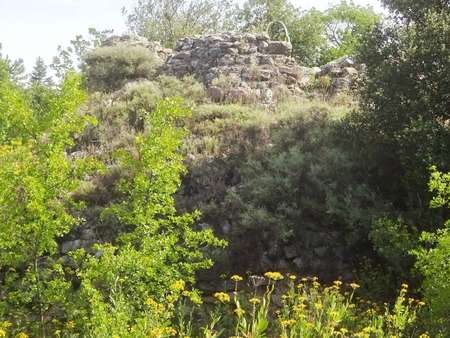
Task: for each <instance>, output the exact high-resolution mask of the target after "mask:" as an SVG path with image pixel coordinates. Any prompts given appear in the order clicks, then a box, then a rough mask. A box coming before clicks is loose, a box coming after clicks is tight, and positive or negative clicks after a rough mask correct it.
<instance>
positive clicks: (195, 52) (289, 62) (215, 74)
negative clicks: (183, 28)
mask: <svg viewBox="0 0 450 338" xmlns="http://www.w3.org/2000/svg"><path fill="white" fill-rule="evenodd" d="M117 44H129V45H131V46H136V45H140V46H143V47H145V48H148V49H150V50H151V51H152V52H154V53H155V54H156V55H157V56H158V57H159V58H160V59H161V63H162V64H163V66H162V67H161V69H160V73H163V74H168V75H174V76H176V77H179V78H181V77H184V76H194V77H195V78H196V79H197V80H199V81H201V82H202V83H203V84H204V85H205V87H206V88H207V93H208V94H209V96H210V98H211V99H212V100H213V101H215V102H222V101H226V102H244V103H253V102H258V103H263V104H271V103H273V102H274V101H275V100H276V98H277V97H279V96H280V95H282V94H283V93H284V94H286V93H290V94H292V95H302V94H303V93H304V91H305V90H307V89H311V88H314V86H317V85H323V84H324V83H326V84H328V85H329V88H327V90H330V92H336V91H338V90H342V89H345V88H348V87H349V86H350V85H351V83H352V81H353V80H354V79H355V78H356V76H357V75H358V70H357V67H355V65H354V63H353V61H352V60H351V59H349V58H342V59H339V60H336V61H333V62H331V63H329V64H327V65H324V66H323V67H314V68H308V67H302V66H300V65H299V64H298V63H297V62H296V61H295V59H294V58H292V57H291V52H292V46H291V44H290V43H288V42H285V41H272V40H271V39H270V37H269V35H267V34H265V33H259V34H249V33H221V34H214V35H206V36H198V37H186V38H183V39H180V40H179V41H178V42H177V44H176V47H175V49H173V50H171V49H167V48H163V47H162V46H161V45H160V44H159V43H158V42H151V41H148V40H147V39H145V38H142V37H136V36H128V35H126V36H120V37H112V38H110V39H108V40H106V41H105V42H104V44H103V45H104V46H113V45H117ZM325 76H326V77H329V79H328V80H327V81H316V80H318V79H319V78H320V77H325ZM318 82H321V83H320V84H318Z"/></svg>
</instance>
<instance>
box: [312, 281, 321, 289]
mask: <svg viewBox="0 0 450 338" xmlns="http://www.w3.org/2000/svg"><path fill="white" fill-rule="evenodd" d="M319 287H320V283H319V282H317V281H313V288H314V289H318V288H319Z"/></svg>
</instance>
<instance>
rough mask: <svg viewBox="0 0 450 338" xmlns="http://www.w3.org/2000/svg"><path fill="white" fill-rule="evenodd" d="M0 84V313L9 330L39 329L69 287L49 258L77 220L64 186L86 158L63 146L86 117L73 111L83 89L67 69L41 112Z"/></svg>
mask: <svg viewBox="0 0 450 338" xmlns="http://www.w3.org/2000/svg"><path fill="white" fill-rule="evenodd" d="M1 85H2V86H3V87H2V89H4V90H1V91H0V92H1V93H2V94H3V95H2V97H1V101H0V102H1V104H0V112H1V117H2V120H3V122H4V123H2V127H3V128H2V133H1V135H2V137H1V143H0V163H1V166H0V167H1V168H0V201H1V204H2V208H1V211H0V212H1V216H0V217H1V218H2V220H3V221H2V223H1V231H0V247H1V250H0V260H1V262H2V265H1V272H2V276H3V277H2V278H3V280H4V284H3V285H2V293H1V294H2V298H1V300H0V317H1V318H5V319H9V320H11V321H13V322H14V323H15V329H17V330H20V329H26V330H27V331H28V330H29V332H33V333H34V334H35V335H39V336H45V335H46V332H47V327H48V326H51V324H50V323H49V320H48V317H49V314H50V313H52V312H54V311H55V310H56V309H60V307H61V306H63V305H64V303H65V301H66V300H65V298H66V292H67V290H68V289H69V287H70V285H69V283H67V281H65V279H64V271H63V269H62V266H61V264H60V262H58V260H57V255H56V254H57V252H58V250H57V249H58V243H57V241H58V239H60V238H61V237H62V236H64V235H65V234H67V233H68V232H69V231H70V229H71V228H73V227H74V226H75V225H76V224H77V223H78V222H79V220H78V218H77V217H76V216H74V215H73V214H71V213H70V212H69V208H75V209H76V208H78V207H79V206H78V205H76V204H74V203H73V201H72V199H71V196H70V194H71V192H72V191H73V190H74V189H75V188H76V187H77V185H78V184H79V182H80V179H82V178H83V176H84V173H85V171H86V169H87V168H88V166H87V165H88V162H84V161H79V160H78V161H74V160H72V159H71V158H70V157H69V156H67V154H66V151H67V150H68V149H69V147H71V146H73V144H74V143H73V138H72V135H73V134H75V133H79V132H80V131H81V130H82V129H83V127H84V125H85V124H86V123H87V122H88V120H87V119H85V118H83V117H81V116H79V115H78V114H77V112H76V109H77V107H78V106H79V104H80V103H81V102H82V101H83V100H84V98H85V95H84V93H83V92H82V91H81V90H80V89H79V87H80V79H79V77H77V76H76V75H74V74H68V76H67V77H66V80H65V81H64V83H63V84H62V85H61V88H60V89H59V90H58V91H55V92H53V94H52V99H51V105H49V109H50V110H49V111H48V112H47V114H48V116H51V119H49V118H43V117H42V116H41V115H40V114H35V111H34V110H33V106H30V105H29V103H28V100H26V96H25V94H23V93H22V92H21V91H20V90H19V89H17V88H15V87H14V86H12V85H11V84H8V83H7V81H6V82H2V84H1ZM10 112H11V113H10ZM13 113H14V114H13ZM17 116H19V117H22V118H23V119H21V120H19V121H18V120H17ZM20 126H23V128H20ZM56 311H58V310H56Z"/></svg>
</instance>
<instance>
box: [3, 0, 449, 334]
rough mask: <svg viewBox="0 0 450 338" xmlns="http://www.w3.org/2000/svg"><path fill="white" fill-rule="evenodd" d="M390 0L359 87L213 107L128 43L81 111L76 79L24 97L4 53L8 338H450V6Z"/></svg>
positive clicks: (92, 67) (95, 57) (108, 57)
mask: <svg viewBox="0 0 450 338" xmlns="http://www.w3.org/2000/svg"><path fill="white" fill-rule="evenodd" d="M249 3H250V2H249ZM255 3H256V2H255ZM385 3H386V4H387V5H389V6H390V8H391V9H393V10H394V11H395V14H396V16H395V17H394V18H392V20H391V21H389V22H384V23H381V24H379V25H377V26H376V27H375V28H374V29H373V30H371V31H369V32H366V33H363V32H362V31H357V32H353V33H352V34H350V35H349V37H350V41H351V44H352V45H353V43H355V44H354V45H353V47H352V48H357V49H358V53H359V56H358V58H359V61H361V62H364V63H365V64H366V73H365V76H363V77H362V81H361V83H359V90H358V91H357V93H356V94H355V96H351V95H349V94H347V95H346V94H342V93H341V94H339V95H337V96H330V95H329V93H326V94H323V93H322V94H321V93H318V92H307V93H305V97H303V98H300V99H299V98H297V99H295V100H294V99H292V98H284V100H280V102H279V104H278V105H276V106H272V107H270V108H267V107H264V106H259V105H256V104H253V105H245V104H243V105H236V104H234V105H230V104H226V105H217V104H212V103H210V102H208V99H207V98H206V97H205V93H204V89H203V86H202V85H201V84H199V83H198V82H196V81H195V80H194V79H193V78H185V79H176V78H173V77H168V76H158V74H157V73H156V68H157V65H156V64H155V63H152V62H153V61H152V60H154V59H153V57H152V56H151V54H149V53H148V52H147V51H144V50H143V49H141V48H137V49H136V48H131V49H125V48H123V46H122V47H121V46H119V47H107V48H101V49H98V50H96V51H94V52H92V53H90V54H88V56H87V63H86V68H84V74H83V76H84V79H85V80H86V82H85V84H87V86H88V89H89V90H90V91H91V92H90V93H89V98H88V102H87V103H86V104H84V105H83V102H84V101H85V100H86V93H84V92H83V90H81V86H82V84H83V81H82V80H81V78H80V77H78V76H77V75H75V74H73V73H68V74H67V75H66V77H65V80H64V81H63V82H62V83H61V84H60V85H59V86H48V85H47V84H46V83H36V85H34V86H30V87H29V88H23V87H20V86H19V83H20V81H18V80H17V79H16V78H15V77H16V76H15V75H17V74H15V73H14V69H13V68H14V67H12V63H11V62H10V61H9V62H4V61H2V60H0V205H1V207H0V219H1V223H0V281H1V284H0V285H1V286H0V336H12V337H13V336H19V337H22V338H24V337H27V336H33V337H34V336H36V337H47V336H55V337H145V336H150V337H169V336H176V335H178V336H193V337H203V336H204V337H219V336H222V337H224V336H225V337H226V336H236V337H239V336H241V337H264V336H269V337H270V336H280V337H327V336H330V337H332V336H341V337H358V336H361V337H386V336H398V337H428V336H432V337H447V336H448V335H449V332H450V320H449V318H450V307H449V304H450V289H449V285H448V279H449V277H450V270H449V266H448V259H449V255H450V241H449V231H448V227H449V226H450V224H449V221H448V219H449V209H450V208H449V207H450V202H449V200H450V190H449V189H450V178H449V174H448V172H450V168H449V163H450V161H449V160H450V158H449V154H450V143H449V142H450V141H449V140H450V137H449V136H450V135H449V130H450V129H449V119H450V116H449V109H448V108H449V107H448V102H449V100H450V98H449V91H448V88H450V78H449V74H450V72H449V69H450V64H449V62H450V58H449V46H450V40H449V37H450V29H449V27H450V16H449V4H448V1H427V2H425V1H422V2H420V1H419V2H417V1H407V0H406V1H405V0H401V1H397V0H396V1H385ZM141 4H143V2H141ZM267 4H271V6H272V5H277V4H279V5H280V6H283V2H282V1H279V2H265V3H262V2H261V7H258V8H260V9H261V12H256V13H250V14H252V16H250V17H249V18H250V19H251V20H253V19H254V18H258V15H261V16H262V17H263V18H264V20H265V19H268V18H271V17H269V16H266V15H267V13H268V12H267V11H266V9H267V8H269V7H270V6H266V7H264V5H267ZM269 9H270V10H276V6H275V7H270V8H269ZM253 14H254V15H253ZM274 18H275V17H274ZM250 19H248V20H249V21H251V20H250ZM246 20H247V19H246ZM258 20H259V19H258ZM258 20H256V21H255V22H259V21H258ZM371 25H372V23H371V24H370V25H369V26H370V27H371ZM338 26H339V24H338ZM363 26H364V25H363ZM310 27H311V26H310ZM339 27H340V26H339ZM370 27H368V28H370ZM347 32H348V31H347ZM345 34H347V33H345ZM345 34H344V35H345ZM345 36H347V35H345ZM359 36H363V41H364V44H362V45H361V44H360V43H359V42H358V41H361V40H359V39H356V37H359ZM354 38H355V39H356V40H358V41H356V40H354ZM356 46H358V47H356ZM321 55H322V56H323V55H325V54H321ZM327 55H328V54H327ZM333 55H334V54H333ZM322 56H321V57H322ZM41 73H42V72H41ZM40 78H42V76H41V77H40ZM93 91H95V92H93ZM317 94H319V95H317ZM173 96H181V97H184V99H185V101H184V103H183V101H182V100H181V98H178V99H176V98H173ZM188 107H190V108H191V109H192V115H190V109H188ZM188 130H189V133H187V131H188ZM430 176H431V177H430ZM430 207H431V208H430ZM197 209H200V210H201V212H202V215H201V214H200V213H199V212H197V211H196V210H197ZM84 226H89V227H95V228H96V229H97V230H98V233H97V235H98V234H100V237H97V238H95V239H94V242H97V243H95V244H94V245H89V246H86V247H85V248H79V249H78V250H69V252H68V253H64V254H63V252H62V250H61V246H62V244H63V242H64V241H66V240H67V238H68V237H70V236H76V234H77V231H79V230H80V229H82V228H83V227H84ZM201 229H203V230H201ZM213 230H214V231H213ZM213 232H214V233H215V235H217V236H219V237H223V238H227V239H228V240H229V248H228V249H227V251H220V247H223V246H225V242H224V241H222V240H219V239H217V238H216V237H215V235H214V234H213ZM91 244H93V243H91ZM286 247H289V248H292V247H294V248H295V249H296V250H298V251H297V252H296V253H295V254H294V256H292V257H291V254H290V253H289V256H290V257H291V260H292V261H290V262H288V263H289V264H290V265H287V264H284V265H283V264H281V265H280V264H279V262H280V257H285V256H286V252H285V248H286ZM313 254H314V255H315V256H312V255H313ZM318 257H319V258H318ZM292 258H300V259H297V260H293V259H292ZM212 259H214V260H215V261H216V262H217V263H218V264H216V265H215V266H214V269H212V270H209V272H208V274H207V276H206V277H205V275H204V274H199V273H200V271H202V270H205V269H207V268H210V267H211V266H212V265H213V260H212ZM337 262H339V263H342V262H343V263H344V265H340V266H339V265H338V264H337ZM277 264H278V265H277ZM274 269H280V270H294V269H295V270H296V271H297V272H299V273H304V274H308V275H312V274H314V273H315V272H318V273H319V272H320V273H321V275H322V276H321V277H325V278H326V279H327V280H329V281H330V282H331V281H332V280H333V279H335V278H336V277H338V276H336V274H338V273H342V272H344V273H345V275H344V276H342V277H343V278H342V279H343V280H345V281H350V280H351V279H357V282H358V284H359V285H361V288H360V289H358V290H357V291H356V292H355V291H354V290H355V289H357V288H358V287H359V285H358V284H355V283H351V284H349V285H347V286H346V287H343V285H342V282H341V280H337V281H335V282H332V283H331V284H329V285H328V284H326V285H323V286H321V285H320V284H319V283H318V280H317V279H316V278H305V279H302V278H299V277H296V276H294V275H283V274H281V273H279V272H270V273H266V274H264V272H265V271H268V270H271V271H274ZM324 271H325V272H324ZM234 272H240V273H242V274H247V275H248V278H247V281H248V282H247V285H244V283H242V278H241V277H240V276H237V275H235V276H233V277H231V283H230V281H229V278H227V276H229V275H231V274H233V273H234ZM220 274H225V278H224V279H225V280H224V281H223V284H224V290H223V291H222V292H219V290H220V287H218V284H217V283H212V284H210V285H209V288H205V289H207V290H205V292H204V293H203V294H202V293H201V292H200V291H198V290H196V289H195V287H196V286H202V285H205V284H201V283H199V284H196V282H197V281H198V280H200V282H203V281H204V279H208V278H209V279H210V280H211V277H212V278H213V279H215V281H217V280H220V279H221V278H219V275H220ZM253 274H255V275H253ZM258 275H259V276H258ZM262 275H264V277H263V276H262ZM281 280H286V283H284V284H283V283H281V282H280V281H281ZM404 281H407V282H408V283H409V284H411V287H410V291H409V292H410V293H411V294H414V295H415V296H416V297H423V302H422V301H420V300H415V299H413V298H411V297H407V296H406V293H407V289H408V287H407V285H402V286H400V284H401V283H402V282H404ZM220 283H221V282H220ZM239 283H241V284H242V286H240V284H239ZM211 285H212V287H211ZM230 285H231V288H230ZM275 285H277V286H276V287H275ZM238 286H239V287H238ZM399 287H400V294H399V295H398V291H397V290H398V288H399ZM356 294H360V295H363V296H364V297H367V298H364V299H370V301H373V300H376V302H375V303H368V301H367V300H364V301H359V300H357V299H356V298H355V297H356V296H355V295H356ZM384 301H386V302H387V303H386V304H385V305H383V306H381V305H380V304H382V303H383V302H384ZM425 331H427V332H428V333H425Z"/></svg>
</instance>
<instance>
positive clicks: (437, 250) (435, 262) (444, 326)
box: [412, 167, 450, 337]
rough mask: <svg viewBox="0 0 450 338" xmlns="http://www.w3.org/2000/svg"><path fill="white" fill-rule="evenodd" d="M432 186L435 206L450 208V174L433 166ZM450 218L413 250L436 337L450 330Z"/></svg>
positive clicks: (425, 234) (425, 235) (424, 234)
mask: <svg viewBox="0 0 450 338" xmlns="http://www.w3.org/2000/svg"><path fill="white" fill-rule="evenodd" d="M429 189H430V191H431V192H434V193H435V197H434V198H433V200H432V201H431V207H432V208H447V209H450V194H449V192H450V173H441V172H438V171H437V170H436V168H435V167H434V168H432V174H431V179H430V182H429ZM449 226H450V220H448V221H447V222H446V226H445V228H444V229H441V230H438V231H437V232H436V233H427V232H424V233H423V234H422V236H421V240H422V241H423V243H424V245H425V246H424V247H422V248H419V249H417V250H413V251H412V252H413V253H415V255H416V256H417V262H416V267H417V269H418V270H419V271H420V272H421V273H422V275H423V277H424V282H423V293H424V296H425V301H426V302H427V303H428V304H429V312H428V318H427V319H428V324H429V325H430V327H432V328H433V329H434V331H435V334H436V336H439V337H441V336H442V337H446V336H448V334H449V333H450V323H449V321H448V318H450V305H449V302H448V300H449V299H450V286H449V283H448V280H449V278H450V267H449V264H448V260H449V257H450V231H449Z"/></svg>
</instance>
